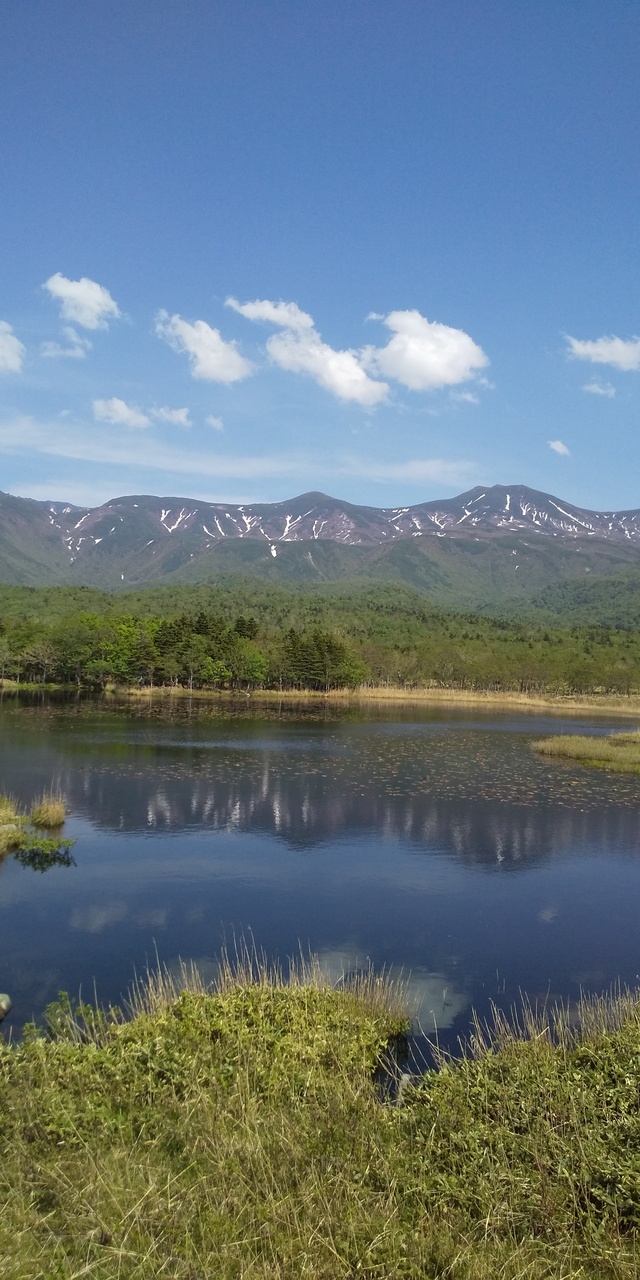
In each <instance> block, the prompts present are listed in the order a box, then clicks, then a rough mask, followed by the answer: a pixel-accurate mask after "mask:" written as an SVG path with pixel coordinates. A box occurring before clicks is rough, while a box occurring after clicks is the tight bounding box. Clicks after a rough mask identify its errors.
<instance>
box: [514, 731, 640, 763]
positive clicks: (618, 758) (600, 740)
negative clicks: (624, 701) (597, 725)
mask: <svg viewBox="0 0 640 1280" xmlns="http://www.w3.org/2000/svg"><path fill="white" fill-rule="evenodd" d="M531 745H532V747H533V750H534V751H536V752H537V753H538V755H542V756H557V757H558V758H559V759H562V760H577V761H579V763H580V764H584V765H588V766H590V767H591V768H594V769H611V770H613V771H614V772H615V773H640V732H636V733H611V734H608V735H607V736H605V737H601V736H599V735H595V734H592V735H580V734H573V733H567V734H559V735H557V736H555V737H553V738H541V739H540V740H539V741H538V742H532V744H531Z"/></svg>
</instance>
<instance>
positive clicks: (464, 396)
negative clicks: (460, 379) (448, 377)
mask: <svg viewBox="0 0 640 1280" xmlns="http://www.w3.org/2000/svg"><path fill="white" fill-rule="evenodd" d="M451 399H452V400H455V401H456V402H457V403H458V404H480V398H479V396H477V395H476V394H475V392H474V391H452V392H451Z"/></svg>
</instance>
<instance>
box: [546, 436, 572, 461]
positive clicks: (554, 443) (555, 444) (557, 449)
mask: <svg viewBox="0 0 640 1280" xmlns="http://www.w3.org/2000/svg"><path fill="white" fill-rule="evenodd" d="M547 444H548V445H549V448H550V449H553V452H554V453H561V454H562V455H563V457H566V458H568V457H569V455H570V453H571V450H570V449H568V448H567V446H566V444H563V443H562V440H548V441H547Z"/></svg>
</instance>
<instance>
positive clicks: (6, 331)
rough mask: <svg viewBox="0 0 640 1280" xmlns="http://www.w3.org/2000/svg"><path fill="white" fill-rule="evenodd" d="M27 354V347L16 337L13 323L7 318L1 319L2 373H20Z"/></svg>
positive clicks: (0, 348) (0, 357)
mask: <svg viewBox="0 0 640 1280" xmlns="http://www.w3.org/2000/svg"><path fill="white" fill-rule="evenodd" d="M26 354H27V353H26V349H25V347H23V345H22V343H21V341H20V339H19V338H16V335H15V333H14V332H13V329H12V327H11V325H10V324H9V323H8V322H7V321H6V320H0V373H20V371H21V369H22V361H23V360H24V357H25V355H26Z"/></svg>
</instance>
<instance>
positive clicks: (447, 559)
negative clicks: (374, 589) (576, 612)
mask: <svg viewBox="0 0 640 1280" xmlns="http://www.w3.org/2000/svg"><path fill="white" fill-rule="evenodd" d="M636 566H637V567H639V568H640V509H637V510H629V511H589V510H586V509H584V508H582V507H576V506H575V505H573V504H572V503H569V502H566V501H563V500H561V499H559V498H556V497H553V496H552V495H550V494H547V493H542V492H539V491H537V490H534V489H530V488H527V487H526V486H525V485H493V486H491V487H489V488H482V487H480V486H478V487H477V488H474V489H470V490H469V491H468V492H466V493H462V494H460V495H459V496H457V497H454V498H448V499H443V500H438V501H435V502H423V503H419V504H417V505H415V506H409V507H393V508H391V507H368V506H357V505H354V504H353V503H349V502H343V501H341V500H339V499H337V498H331V497H328V496H327V495H326V494H323V493H305V494H302V495H300V496H299V497H296V498H292V499H291V500H290V501H287V502H277V503H254V504H246V505H231V504H228V503H211V502H201V501H198V500H193V499H189V498H175V497H166V498H159V497H150V496H145V495H137V496H135V495H134V496H130V497H121V498H114V499H112V500H111V501H109V502H106V503H104V504H103V505H102V506H98V507H78V506H74V505H72V504H70V503H64V502H56V501H51V502H37V501H34V500H32V499H27V498H20V497H15V496H12V495H9V494H0V581H2V582H4V583H9V584H22V585H30V586H53V585H62V584H70V585H71V584H74V585H77V586H80V585H90V586H95V587H100V588H102V589H105V590H112V591H113V590H122V589H126V588H132V587H143V586H155V585H158V586H160V585H170V584H172V583H184V584H187V583H214V582H215V581H217V580H219V579H220V578H222V577H225V576H228V575H230V574H233V575H238V574H243V575H251V576H252V577H260V578H262V579H268V580H279V581H283V582H284V581H290V582H291V581H295V582H298V583H305V582H306V583H308V584H309V585H311V584H312V583H316V584H317V583H321V582H334V581H337V580H342V581H344V580H354V579H362V578H365V579H369V580H371V579H374V580H378V581H387V582H389V581H391V582H396V583H398V584H402V585H404V586H409V587H412V588H413V589H414V590H415V589H417V590H419V591H421V592H422V593H424V594H427V595H428V596H429V597H430V598H431V599H432V600H433V602H434V603H436V604H438V605H440V606H441V607H455V608H459V607H468V608H469V609H473V608H478V607H484V606H486V605H489V604H500V603H501V602H517V601H518V600H521V601H524V600H525V599H531V598H532V597H535V596H536V595H537V594H539V593H540V592H542V591H544V590H546V589H547V588H548V587H549V586H551V585H557V584H559V583H562V582H563V581H565V580H567V579H569V580H575V579H576V578H578V579H580V578H582V580H583V581H584V575H585V574H589V573H591V574H594V575H602V574H606V575H610V574H611V573H615V572H617V571H623V570H625V569H629V568H633V567H636Z"/></svg>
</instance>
